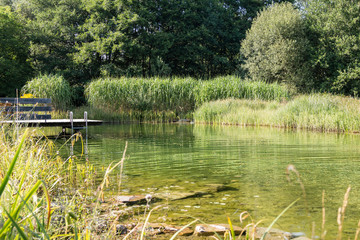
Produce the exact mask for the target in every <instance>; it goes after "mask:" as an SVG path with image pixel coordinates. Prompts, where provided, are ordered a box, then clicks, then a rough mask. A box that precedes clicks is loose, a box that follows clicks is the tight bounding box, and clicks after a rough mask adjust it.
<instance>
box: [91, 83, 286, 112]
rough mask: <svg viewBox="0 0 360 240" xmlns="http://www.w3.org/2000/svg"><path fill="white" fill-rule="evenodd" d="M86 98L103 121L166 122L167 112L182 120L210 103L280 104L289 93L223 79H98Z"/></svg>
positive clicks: (275, 87)
mask: <svg viewBox="0 0 360 240" xmlns="http://www.w3.org/2000/svg"><path fill="white" fill-rule="evenodd" d="M86 95H87V99H88V102H89V104H90V106H91V107H92V108H93V109H94V110H95V111H96V112H98V113H101V112H103V113H102V114H103V117H106V118H105V119H107V118H110V119H114V117H113V116H112V115H116V114H118V115H123V116H124V117H126V116H125V115H126V113H128V114H127V115H128V116H130V118H132V119H136V117H140V118H145V119H161V118H165V119H166V118H169V116H168V115H169V114H168V113H169V112H173V113H174V115H175V117H177V118H184V117H185V116H186V115H187V114H189V113H191V112H193V111H194V109H195V108H196V107H197V106H200V105H201V104H203V103H204V102H208V101H212V100H217V99H226V98H229V97H231V98H234V99H254V100H275V101H281V100H284V99H288V98H289V97H290V96H291V93H290V91H289V90H288V89H287V88H286V87H285V86H282V85H279V84H266V83H264V82H252V81H245V80H243V79H241V78H239V77H235V76H226V77H219V78H215V79H212V80H209V81H201V80H196V79H192V78H171V79H170V78H148V79H145V78H118V79H109V78H107V79H98V80H96V81H93V82H91V83H90V84H89V85H88V86H87V88H86ZM149 112H151V113H150V114H149ZM164 113H166V114H165V116H164ZM159 114H160V115H161V116H160V117H159ZM163 116H164V117H163ZM170 118H173V116H171V115H170ZM102 119H104V118H102Z"/></svg>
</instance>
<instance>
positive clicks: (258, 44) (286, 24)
mask: <svg viewBox="0 0 360 240" xmlns="http://www.w3.org/2000/svg"><path fill="white" fill-rule="evenodd" d="M308 42H309V41H308V39H307V36H306V24H305V21H304V20H303V18H302V17H301V14H300V12H299V11H298V10H296V9H294V7H293V5H292V4H290V3H280V4H274V5H272V6H270V7H269V8H267V9H265V10H263V11H262V12H260V13H259V15H258V16H257V18H256V19H255V20H254V22H253V24H252V26H251V29H250V30H248V31H247V34H246V38H245V40H244V41H243V42H242V46H241V52H242V54H243V55H244V57H245V64H244V67H245V68H246V69H247V70H248V72H249V75H250V77H251V78H252V79H254V80H263V81H266V82H267V83H273V82H286V83H289V84H291V85H294V86H296V87H298V88H301V89H302V90H304V89H310V88H311V87H312V81H311V80H310V79H311V78H310V76H311V74H310V72H311V71H310V64H309V52H310V51H309V49H308V45H309V44H308Z"/></svg>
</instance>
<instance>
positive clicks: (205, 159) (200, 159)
mask: <svg viewBox="0 0 360 240" xmlns="http://www.w3.org/2000/svg"><path fill="white" fill-rule="evenodd" d="M89 136H90V139H89V160H90V162H91V163H92V164H94V165H95V166H96V169H97V170H98V172H102V171H103V170H104V169H106V168H107V167H108V166H109V164H110V163H112V162H118V161H120V159H121V157H122V154H123V151H124V147H125V143H126V141H127V142H128V149H127V153H126V156H127V158H126V160H125V165H124V169H123V179H122V186H121V192H120V193H119V192H118V185H117V178H116V177H115V176H116V175H117V174H119V171H120V170H119V169H116V170H115V171H114V175H113V176H112V180H110V183H111V185H110V186H109V188H107V194H108V195H120V194H121V195H124V194H152V195H153V196H158V197H159V198H162V199H163V200H162V201H159V202H156V203H153V205H152V206H155V205H159V204H164V205H165V206H166V207H164V208H163V209H162V210H159V211H156V213H155V212H154V216H152V220H153V221H158V222H159V221H167V222H169V223H177V224H186V223H189V222H190V221H191V218H190V217H195V218H200V219H201V220H202V221H204V222H206V223H227V216H229V217H230V218H231V219H232V221H233V224H235V225H240V220H239V216H240V214H241V213H242V212H244V211H248V212H249V213H250V214H251V217H252V218H253V219H254V220H253V221H254V222H257V221H260V220H262V223H261V225H262V226H265V227H267V226H268V225H269V224H270V223H271V222H272V221H273V220H274V219H275V218H276V216H277V215H278V214H279V213H280V212H281V211H283V210H284V209H285V208H286V207H287V206H288V205H289V204H290V203H291V202H293V201H294V200H296V199H297V198H299V197H301V199H300V200H299V201H298V202H297V203H296V204H295V205H294V206H293V207H292V208H290V209H289V210H288V211H287V212H286V213H285V214H284V215H283V216H282V217H281V218H280V220H279V221H278V222H277V223H276V225H275V226H274V227H275V228H279V229H282V230H285V231H290V232H305V233H306V234H307V236H308V237H310V236H311V233H312V229H313V226H315V235H316V236H320V235H321V224H322V193H323V191H325V209H326V225H325V228H326V230H327V232H328V233H327V237H329V238H330V239H334V238H335V236H336V233H337V228H338V227H337V211H338V208H339V207H340V206H341V205H342V203H343V199H344V194H345V192H346V190H347V188H348V186H349V185H351V187H352V189H351V192H350V197H349V203H348V207H347V209H346V218H345V224H344V232H345V235H346V236H349V237H351V238H353V237H354V234H355V231H356V228H357V223H358V220H359V217H360V211H359V207H358V206H359V203H360V195H359V193H360V191H359V187H358V183H359V180H360V175H359V172H358V170H359V166H360V148H359V145H360V136H359V135H347V134H335V133H316V132H308V131H293V130H285V129H277V128H261V127H240V126H210V125H179V124H141V125H138V124H133V125H103V126H97V127H90V128H89ZM290 164H291V165H293V166H294V167H295V169H296V170H297V171H298V173H299V174H300V179H298V178H297V176H296V174H295V173H294V172H291V174H290V179H291V181H290V182H289V181H288V180H287V174H286V169H287V167H288V166H289V165H290ZM99 176H102V174H99ZM301 185H303V188H302V187H301ZM214 189H215V190H214ZM304 190H305V193H304ZM194 192H195V193H198V194H195V196H194V195H191V194H190V195H187V194H189V193H194ZM181 194H185V195H184V196H189V197H188V198H185V199H177V198H181V196H182V195H181ZM304 195H305V197H304ZM179 196H180V197H179ZM174 199H177V200H174ZM189 216H190V217H189Z"/></svg>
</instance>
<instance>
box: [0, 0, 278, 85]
mask: <svg viewBox="0 0 360 240" xmlns="http://www.w3.org/2000/svg"><path fill="white" fill-rule="evenodd" d="M270 2H272V1H269V0H244V1H239V0H197V1H194V0H185V1H183V0H156V1H144V0H132V1H130V0H87V1H85V0H16V1H15V0H0V5H3V6H4V5H6V6H10V7H11V9H12V11H13V12H14V13H15V14H17V15H18V17H19V18H20V19H21V20H22V21H23V23H26V27H27V28H28V29H29V30H30V31H29V33H30V39H29V41H30V42H31V45H30V53H31V58H30V59H29V60H30V61H31V63H32V66H33V67H34V68H35V70H36V72H37V73H45V74H50V73H51V74H61V75H63V76H64V77H65V78H66V79H67V80H69V81H70V83H71V84H73V85H74V84H82V83H85V82H87V81H89V80H91V79H92V78H96V77H99V76H124V75H125V76H155V75H160V76H161V75H172V76H174V75H176V76H194V77H201V78H208V77H212V76H216V75H222V74H233V73H234V72H235V70H236V68H238V66H239V64H238V63H239V57H238V55H239V48H240V42H241V40H242V39H243V38H244V37H245V32H246V30H247V29H248V28H249V27H250V25H251V22H252V20H253V18H254V17H255V16H256V13H257V12H258V11H259V10H260V9H262V8H263V7H264V6H267V5H269V3H270ZM25 46H26V45H25Z"/></svg>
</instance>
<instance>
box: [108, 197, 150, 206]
mask: <svg viewBox="0 0 360 240" xmlns="http://www.w3.org/2000/svg"><path fill="white" fill-rule="evenodd" d="M114 200H115V201H116V202H118V203H125V204H127V205H134V204H142V203H144V204H146V196H145V195H129V196H116V197H114Z"/></svg>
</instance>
